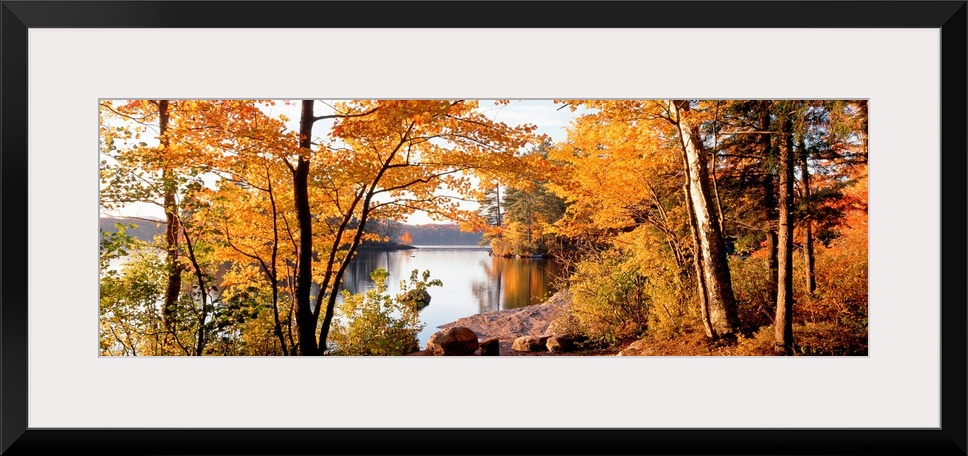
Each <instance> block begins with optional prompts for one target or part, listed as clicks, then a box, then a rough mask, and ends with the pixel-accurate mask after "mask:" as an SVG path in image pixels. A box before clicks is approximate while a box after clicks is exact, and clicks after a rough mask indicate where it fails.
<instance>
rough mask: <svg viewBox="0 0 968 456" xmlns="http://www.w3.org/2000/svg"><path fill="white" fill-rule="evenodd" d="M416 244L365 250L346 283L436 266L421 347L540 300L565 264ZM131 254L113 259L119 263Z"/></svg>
mask: <svg viewBox="0 0 968 456" xmlns="http://www.w3.org/2000/svg"><path fill="white" fill-rule="evenodd" d="M417 247H418V248H417V249H413V250H396V251H374V250H361V251H359V252H358V253H357V256H356V258H354V259H353V261H352V262H351V263H350V265H349V266H348V267H347V269H346V274H345V275H344V277H343V288H345V289H347V290H349V291H350V292H351V293H361V292H364V291H366V290H370V289H373V288H374V285H373V281H372V280H370V273H371V272H373V270H374V269H376V268H378V267H382V268H386V269H387V271H388V272H389V273H390V277H389V280H388V281H387V285H388V292H389V293H390V294H391V295H394V294H396V293H397V292H398V291H399V289H400V286H399V285H400V281H401V280H408V279H409V278H410V271H412V270H414V269H418V270H419V271H420V273H421V274H422V273H423V271H424V270H430V278H431V279H440V280H441V281H442V282H443V286H440V287H430V288H429V289H428V290H427V291H428V292H429V293H430V296H431V300H430V305H429V306H427V307H426V308H424V309H423V310H421V311H420V319H421V321H422V322H423V323H425V324H426V326H425V327H424V330H423V331H422V332H421V333H420V334H419V336H418V337H419V339H420V347H421V348H423V347H425V346H426V345H427V340H428V339H430V336H431V335H433V333H435V332H437V331H439V330H440V329H439V328H437V326H440V325H442V324H444V323H450V322H452V321H454V320H457V319H458V318H461V317H467V316H470V315H474V314H478V313H481V312H489V311H492V310H503V309H514V308H518V307H524V306H527V305H532V304H540V303H542V302H544V301H545V300H546V299H547V298H548V297H550V296H551V295H552V294H554V293H555V292H556V291H557V288H555V286H554V284H553V280H554V279H555V278H556V277H557V276H558V275H559V274H560V273H561V270H562V268H561V267H560V266H559V265H558V264H557V263H556V262H555V261H554V260H553V259H550V258H546V259H542V258H520V259H519V258H501V257H492V256H490V255H489V252H490V248H489V247H477V246H439V245H424V246H417ZM127 259H128V258H127V257H125V258H117V259H114V260H112V261H111V262H110V268H111V269H118V268H119V267H120V265H121V264H122V263H124V262H125V261H126V260H127Z"/></svg>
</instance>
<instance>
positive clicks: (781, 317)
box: [774, 107, 793, 355]
mask: <svg viewBox="0 0 968 456" xmlns="http://www.w3.org/2000/svg"><path fill="white" fill-rule="evenodd" d="M787 109H789V108H788V107H783V110H784V111H786V110H787ZM783 116H784V117H786V116H788V114H786V113H784V114H783ZM782 122H783V123H782V127H781V131H780V138H779V142H778V143H779V162H780V170H779V171H780V173H779V174H780V204H779V212H780V214H779V215H780V223H779V230H778V233H777V234H778V239H779V248H778V252H777V259H778V262H779V275H778V276H777V293H776V319H775V320H774V328H775V344H774V349H775V351H776V353H777V354H781V355H790V354H793V319H792V317H793V217H792V216H791V215H792V214H791V208H792V206H793V151H792V149H793V147H792V138H791V129H792V128H791V121H790V119H789V117H786V118H785V119H783V120H782Z"/></svg>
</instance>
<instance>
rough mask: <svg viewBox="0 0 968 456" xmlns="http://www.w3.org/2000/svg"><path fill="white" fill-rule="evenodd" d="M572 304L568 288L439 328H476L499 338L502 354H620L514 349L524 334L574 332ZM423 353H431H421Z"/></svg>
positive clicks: (539, 335) (538, 335) (488, 336)
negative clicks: (569, 314) (540, 300)
mask: <svg viewBox="0 0 968 456" xmlns="http://www.w3.org/2000/svg"><path fill="white" fill-rule="evenodd" d="M570 304H571V295H570V294H569V293H568V292H567V291H559V292H558V293H555V294H554V295H553V296H552V297H551V298H549V299H548V300H547V301H545V302H544V303H542V304H535V305H532V306H526V307H521V308H517V309H505V310H497V311H493V312H485V313H481V314H477V315H471V316H469V317H464V318H460V319H458V320H456V321H453V322H450V323H446V324H443V325H440V326H438V328H440V329H442V330H446V329H448V328H454V327H464V328H468V329H470V330H472V331H474V332H475V333H476V334H477V337H478V338H479V339H480V340H482V341H486V340H488V339H495V338H496V339H497V340H498V345H499V356H557V355H573V356H574V355H579V356H581V355H584V356H589V355H592V356H599V355H614V354H616V353H617V352H618V350H617V349H604V350H588V349H579V350H576V351H563V352H557V353H553V352H551V351H548V350H540V351H519V350H514V349H513V348H512V345H513V344H514V341H515V340H516V339H518V338H521V337H526V336H531V337H533V338H545V337H550V336H562V335H566V334H570V333H571V328H569V326H570V325H569V324H568V318H567V311H568V306H569V305H570ZM421 354H428V353H425V352H421Z"/></svg>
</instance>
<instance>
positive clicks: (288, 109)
mask: <svg viewBox="0 0 968 456" xmlns="http://www.w3.org/2000/svg"><path fill="white" fill-rule="evenodd" d="M559 108H561V109H559ZM270 109H271V114H285V115H286V116H287V117H288V118H289V119H290V120H289V122H288V123H287V125H288V126H289V128H291V129H293V130H298V129H299V104H298V103H294V104H291V105H288V106H287V105H284V104H282V103H277V104H276V105H275V106H273V107H271V108H270ZM324 110H325V105H323V104H321V103H316V115H321V114H325V112H324ZM480 110H481V112H483V113H484V114H485V115H487V116H488V117H490V118H491V119H492V120H494V121H497V122H504V123H506V124H508V125H520V124H525V123H530V124H534V125H535V126H537V132H538V133H543V134H546V135H548V136H550V137H551V139H552V141H554V142H558V141H563V140H565V138H566V137H567V133H566V128H567V127H568V125H569V123H570V122H571V120H572V119H573V118H574V117H575V116H577V115H579V114H580V113H581V111H579V112H574V113H573V112H572V111H571V109H569V108H567V107H565V108H562V105H560V104H555V103H554V102H553V101H552V100H513V101H511V102H510V103H509V104H507V105H497V104H495V103H494V102H493V101H491V100H481V102H480ZM327 128H328V125H326V124H325V123H323V122H317V123H316V125H314V128H313V133H314V135H319V136H323V135H324V134H325V131H326V129H327ZM466 207H467V208H468V209H472V208H473V207H474V205H473V204H472V203H467V204H466ZM101 215H102V216H109V217H113V216H122V217H140V218H153V219H162V218H164V212H163V211H162V209H161V208H160V207H159V206H158V205H154V204H145V203H138V204H134V205H131V206H130V207H127V208H125V209H123V210H120V211H113V212H105V211H103V210H102V214H101ZM405 222H406V223H410V224H415V225H417V224H424V223H446V222H439V221H435V220H433V219H431V218H430V217H429V216H428V215H427V214H426V213H423V212H418V213H415V214H412V215H411V216H409V217H408V218H407V220H406V221H405Z"/></svg>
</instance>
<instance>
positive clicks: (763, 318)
mask: <svg viewBox="0 0 968 456" xmlns="http://www.w3.org/2000/svg"><path fill="white" fill-rule="evenodd" d="M729 272H730V277H731V279H732V285H733V295H734V296H735V298H736V312H737V315H738V316H739V321H740V324H741V325H742V328H741V331H742V332H745V333H747V334H751V333H754V332H756V330H757V328H760V327H762V326H764V325H772V324H773V318H774V315H775V313H776V295H774V294H773V293H774V291H773V290H771V289H770V268H769V265H768V264H767V259H766V257H765V256H752V257H748V258H745V259H744V258H739V257H736V256H730V257H729ZM794 288H796V287H794Z"/></svg>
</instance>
